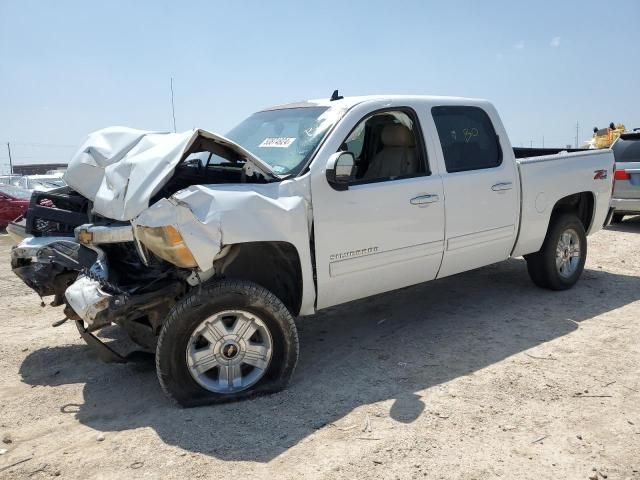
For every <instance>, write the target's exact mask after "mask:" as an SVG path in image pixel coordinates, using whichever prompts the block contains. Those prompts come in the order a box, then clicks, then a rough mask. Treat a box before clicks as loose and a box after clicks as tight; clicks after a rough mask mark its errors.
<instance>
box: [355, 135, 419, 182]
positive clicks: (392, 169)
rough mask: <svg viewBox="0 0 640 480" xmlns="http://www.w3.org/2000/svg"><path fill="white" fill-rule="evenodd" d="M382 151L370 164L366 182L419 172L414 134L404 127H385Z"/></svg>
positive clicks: (365, 176) (366, 173)
mask: <svg viewBox="0 0 640 480" xmlns="http://www.w3.org/2000/svg"><path fill="white" fill-rule="evenodd" d="M381 140H382V145H383V147H382V150H380V151H379V152H378V153H377V154H376V155H375V157H373V159H372V160H371V162H370V163H369V168H367V171H366V172H365V174H364V177H363V178H364V179H365V180H372V179H376V178H391V177H400V176H405V175H413V174H415V173H417V172H418V158H417V156H416V148H415V139H414V135H413V132H412V131H411V130H409V129H408V128H407V127H405V126H404V125H400V124H390V125H385V126H384V127H383V129H382V134H381Z"/></svg>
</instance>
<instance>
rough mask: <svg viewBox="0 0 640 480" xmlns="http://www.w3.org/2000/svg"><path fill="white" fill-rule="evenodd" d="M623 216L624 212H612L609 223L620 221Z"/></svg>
mask: <svg viewBox="0 0 640 480" xmlns="http://www.w3.org/2000/svg"><path fill="white" fill-rule="evenodd" d="M623 218H624V213H614V214H613V217H611V223H620V222H622V219H623Z"/></svg>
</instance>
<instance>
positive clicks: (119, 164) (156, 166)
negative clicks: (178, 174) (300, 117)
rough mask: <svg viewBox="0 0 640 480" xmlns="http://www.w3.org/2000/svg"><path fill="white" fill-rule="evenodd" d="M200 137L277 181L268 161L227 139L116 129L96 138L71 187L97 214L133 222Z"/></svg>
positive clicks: (76, 163) (73, 164) (71, 174)
mask: <svg viewBox="0 0 640 480" xmlns="http://www.w3.org/2000/svg"><path fill="white" fill-rule="evenodd" d="M198 137H204V138H207V139H209V140H213V141H214V142H215V143H218V144H219V145H221V146H222V147H223V148H225V149H227V150H228V151H230V152H231V153H232V154H233V155H235V156H238V157H240V158H242V159H244V160H245V161H246V163H245V169H246V170H248V172H247V173H252V172H253V171H256V172H258V173H260V174H262V175H264V176H266V177H272V178H273V177H275V175H274V174H273V172H272V171H271V170H270V168H269V166H268V165H267V164H266V163H264V162H263V161H262V160H260V159H259V158H257V157H256V156H254V155H253V154H251V153H250V152H248V151H247V150H245V149H244V148H242V147H241V146H240V145H238V144H236V143H234V142H232V141H231V140H229V139H226V138H225V137H222V136H220V135H217V134H215V133H211V132H207V131H205V130H200V129H194V130H190V131H187V132H182V133H161V132H149V131H145V130H135V129H132V128H126V127H110V128H104V129H102V130H98V131H96V132H93V133H91V134H90V135H89V136H88V137H87V139H86V140H85V142H84V143H83V144H82V146H81V147H80V149H79V150H78V152H77V153H76V154H75V155H74V156H73V158H72V159H71V161H70V162H69V166H68V168H67V172H66V174H65V176H64V179H65V181H66V182H67V184H68V185H69V186H70V187H72V188H73V189H74V190H76V191H77V192H78V193H80V194H81V195H83V196H84V197H86V198H88V199H89V200H91V201H92V202H93V212H94V213H97V214H99V215H102V216H103V217H107V218H111V219H114V220H121V221H127V220H131V219H132V218H134V217H136V216H137V215H138V214H140V213H141V212H142V211H143V210H145V209H146V208H147V207H148V206H149V201H150V199H151V198H152V197H153V195H155V194H156V193H157V192H158V191H159V190H160V188H162V186H163V185H164V184H165V183H166V182H167V181H168V180H169V179H170V178H171V176H172V175H173V172H174V169H175V167H176V165H178V164H179V163H180V161H181V160H182V159H183V157H184V154H185V152H186V151H187V150H188V149H189V147H190V146H191V145H192V144H193V143H194V142H195V141H196V139H197V138H198Z"/></svg>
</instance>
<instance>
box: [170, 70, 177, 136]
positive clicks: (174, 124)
mask: <svg viewBox="0 0 640 480" xmlns="http://www.w3.org/2000/svg"><path fill="white" fill-rule="evenodd" d="M171 115H172V116H173V133H176V109H175V107H174V105H173V77H171Z"/></svg>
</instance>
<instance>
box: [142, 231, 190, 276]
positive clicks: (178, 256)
mask: <svg viewBox="0 0 640 480" xmlns="http://www.w3.org/2000/svg"><path fill="white" fill-rule="evenodd" d="M136 236H137V237H138V240H140V242H142V243H143V244H144V246H145V247H147V248H148V249H149V250H151V251H152V252H153V253H154V254H156V255H157V256H158V257H160V258H162V259H163V260H166V261H167V262H170V263H173V264H174V265H176V266H178V267H182V268H195V267H197V266H198V264H197V263H196V260H195V258H193V254H192V253H191V250H189V248H188V247H187V245H186V244H185V243H184V239H183V238H182V235H180V232H179V231H178V230H177V229H176V228H175V227H173V226H171V225H166V226H164V227H142V226H136Z"/></svg>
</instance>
